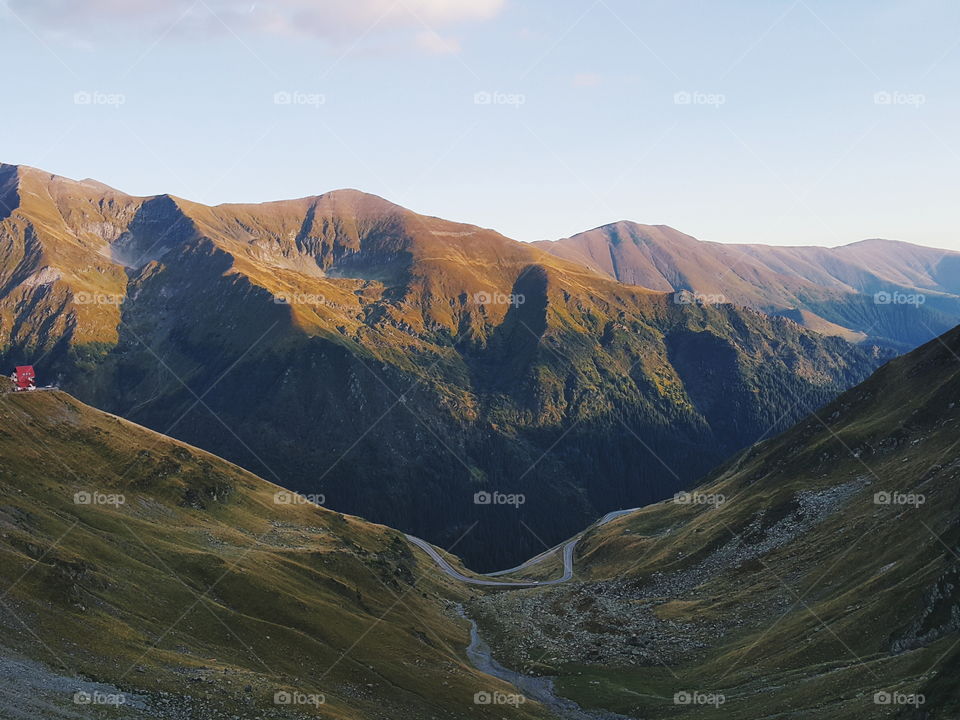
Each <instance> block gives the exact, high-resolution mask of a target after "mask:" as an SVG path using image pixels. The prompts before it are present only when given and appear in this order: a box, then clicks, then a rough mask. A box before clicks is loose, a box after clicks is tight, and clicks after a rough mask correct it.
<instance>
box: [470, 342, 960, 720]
mask: <svg viewBox="0 0 960 720" xmlns="http://www.w3.org/2000/svg"><path fill="white" fill-rule="evenodd" d="M958 430H960V329H958V330H954V331H951V332H950V333H948V334H946V335H944V336H942V337H941V338H939V339H937V340H934V341H932V342H931V343H929V344H927V345H925V346H923V347H922V348H920V349H918V350H916V351H914V352H913V353H911V354H909V355H907V356H904V357H902V358H899V359H897V360H894V361H892V362H890V363H889V364H887V365H885V366H884V367H883V368H881V369H880V370H879V371H878V372H877V373H875V374H874V375H873V376H872V377H871V378H870V379H869V380H868V381H867V382H865V383H863V384H862V385H860V386H858V387H856V388H854V389H853V390H851V391H849V392H847V393H846V394H844V395H842V396H841V397H840V398H839V399H838V400H837V401H836V402H834V403H832V404H831V405H829V406H827V407H825V408H824V409H823V410H822V411H819V412H817V413H816V414H815V415H812V416H809V417H808V418H806V419H805V420H804V421H802V422H801V423H800V424H798V425H797V426H795V427H794V428H793V429H791V430H789V431H788V432H785V433H783V434H782V435H780V436H778V437H776V438H774V439H772V440H769V441H766V442H764V443H761V444H759V445H757V446H755V447H753V448H751V449H749V450H748V451H745V452H744V453H742V454H741V455H740V456H739V457H737V458H735V459H734V460H732V461H731V462H730V463H729V464H728V465H727V466H726V467H725V468H722V469H721V470H720V471H718V472H717V473H716V474H715V475H714V476H713V477H712V478H710V479H709V480H708V481H707V482H706V483H705V484H704V485H702V486H701V487H699V488H697V489H696V491H695V492H696V493H698V495H697V496H696V498H697V500H699V502H692V503H684V502H676V501H673V500H670V501H667V502H663V503H659V504H656V505H652V506H649V507H646V508H644V509H642V510H640V511H638V512H635V513H633V514H631V515H629V516H625V517H623V518H620V519H618V520H616V521H614V522H612V523H610V524H609V525H607V526H604V527H601V528H598V529H596V530H595V531H592V532H591V533H589V534H588V535H587V536H586V538H585V539H584V540H583V541H582V542H581V543H580V545H579V546H578V553H577V554H578V558H577V562H578V565H577V568H578V573H579V582H578V583H575V584H572V585H568V586H562V587H558V588H553V589H549V590H530V591H520V592H516V593H511V594H509V595H499V596H495V597H490V598H485V599H483V600H481V601H479V602H477V603H475V604H474V606H473V608H472V610H473V612H475V613H477V614H478V615H479V616H480V617H481V620H482V625H483V627H484V628H485V629H486V631H487V632H488V633H489V634H491V635H492V636H494V637H496V638H497V641H498V642H497V643H496V644H497V646H498V648H499V651H500V652H501V654H502V656H503V657H504V659H506V660H509V662H510V663H512V664H516V665H524V664H526V665H530V666H532V667H534V668H535V669H538V670H539V671H542V672H549V673H557V674H560V675H561V676H562V678H563V679H562V680H561V683H560V685H561V688H562V690H563V691H564V692H566V693H568V694H569V695H570V696H571V697H573V698H575V699H577V700H578V701H580V702H581V703H583V704H585V705H587V706H602V707H605V708H609V709H613V710H618V711H621V712H625V713H627V714H631V713H633V714H635V716H637V717H645V718H647V717H650V718H658V717H663V718H668V717H669V718H674V717H676V718H688V717H689V718H711V717H715V718H741V719H743V720H757V719H759V718H788V717H789V718H793V717H804V718H806V717H816V718H830V719H831V720H841V719H843V720H848V719H849V720H854V719H858V718H864V717H903V718H930V719H933V718H936V719H940V718H956V717H960V685H958V684H957V682H956V676H955V672H956V667H957V662H958V657H960V656H958V650H960V582H958V580H960V514H958V507H960V432H958ZM890 498H893V500H892V501H890ZM720 499H722V500H723V502H720V503H718V500H720ZM518 614H522V616H523V617H524V618H525V619H524V620H523V621H522V622H520V623H519V624H514V623H501V622H500V621H499V618H515V617H517V615H518ZM684 691H687V692H694V691H696V692H700V693H704V694H705V695H709V694H710V693H721V694H723V695H724V696H725V698H726V702H725V703H724V704H723V705H722V706H711V705H682V704H675V702H674V695H675V693H678V692H684ZM876 693H891V694H892V693H901V695H899V696H896V697H897V698H898V699H899V701H903V700H904V697H905V696H909V695H910V694H920V695H923V696H924V702H923V703H922V704H920V706H919V708H918V707H916V706H912V705H909V704H903V703H902V702H901V703H900V704H898V700H894V702H893V703H891V704H889V705H884V704H876V703H875V702H874V696H875V694H876Z"/></svg>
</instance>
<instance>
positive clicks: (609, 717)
mask: <svg viewBox="0 0 960 720" xmlns="http://www.w3.org/2000/svg"><path fill="white" fill-rule="evenodd" d="M457 612H458V613H459V614H460V616H461V617H463V618H464V619H466V620H467V621H469V623H470V645H469V647H467V657H468V658H469V660H470V662H471V663H472V664H473V666H474V667H475V668H476V669H477V670H479V671H480V672H483V673H486V674H487V675H492V676H493V677H495V678H499V679H500V680H503V681H505V682H508V683H510V684H511V685H513V686H514V687H515V688H516V689H517V691H518V692H519V693H521V694H522V695H523V696H524V697H526V698H528V699H530V700H535V701H537V702H538V703H540V704H541V705H543V706H544V707H546V708H547V709H549V710H550V711H551V712H552V713H553V714H554V715H556V716H557V717H558V718H562V720H632V718H629V717H627V716H626V715H617V714H616V713H610V712H603V711H592V710H584V709H583V708H581V707H580V706H579V705H577V704H576V703H575V702H573V700H567V699H566V698H563V697H560V696H559V695H557V693H556V690H555V689H554V685H553V678H549V677H537V676H535V675H525V674H523V673H519V672H516V671H515V670H510V669H509V668H506V667H504V666H503V665H501V664H500V663H498V662H497V661H496V660H495V659H494V657H493V653H492V652H491V650H490V646H489V645H487V643H486V642H485V641H484V639H483V638H482V637H480V630H479V629H478V628H477V623H476V622H475V621H474V620H473V618H471V617H468V616H467V614H466V612H464V610H463V608H462V607H460V606H457Z"/></svg>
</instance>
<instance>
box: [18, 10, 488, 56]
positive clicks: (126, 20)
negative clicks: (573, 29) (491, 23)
mask: <svg viewBox="0 0 960 720" xmlns="http://www.w3.org/2000/svg"><path fill="white" fill-rule="evenodd" d="M505 3H506V0H260V1H259V2H258V1H257V0H7V5H8V6H9V8H10V9H11V10H13V12H15V13H16V14H17V15H19V16H20V17H22V18H24V20H26V21H27V22H29V23H35V24H36V25H38V26H39V27H41V28H44V29H47V30H52V31H66V30H70V31H71V32H73V33H81V32H84V33H86V32H90V33H96V32H97V31H98V30H109V29H110V28H113V27H116V25H118V24H119V25H126V26H132V27H134V28H135V29H140V28H142V29H147V30H150V29H154V28H163V29H166V28H169V27H170V26H172V25H174V23H176V30H177V31H178V34H183V33H189V32H191V31H192V32H195V33H202V34H208V33H212V32H221V31H226V29H225V27H224V25H226V26H228V27H229V28H230V29H231V30H233V31H235V32H243V33H257V34H264V35H302V36H312V37H319V38H322V39H325V40H330V41H334V42H348V41H351V40H353V39H354V38H357V37H359V36H360V35H362V34H364V33H366V32H368V31H371V32H374V33H375V32H376V31H377V30H381V31H395V30H405V31H408V32H412V33H414V38H413V39H414V42H415V44H416V45H417V46H418V47H420V48H421V49H423V50H426V51H427V52H433V53H436V52H451V51H453V52H455V51H456V49H457V43H456V42H455V41H452V40H446V39H444V38H443V36H441V35H440V34H439V32H438V31H439V29H442V28H446V27H449V26H451V25H457V24H461V23H469V22H477V21H482V20H489V19H491V18H493V17H495V16H496V15H497V14H498V13H499V12H500V11H501V10H502V9H503V7H504V5H505ZM371 29H372V30H371Z"/></svg>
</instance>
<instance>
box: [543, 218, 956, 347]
mask: <svg viewBox="0 0 960 720" xmlns="http://www.w3.org/2000/svg"><path fill="white" fill-rule="evenodd" d="M535 244H536V245H537V247H540V248H542V249H544V250H546V251H548V252H550V253H553V254H554V255H556V256H557V257H562V258H565V259H568V260H572V261H574V262H578V263H581V264H582V265H584V266H586V267H589V268H591V269H593V270H596V271H597V272H600V273H603V274H604V275H607V276H609V277H611V278H615V279H617V280H619V281H620V282H624V283H629V284H631V285H640V286H643V287H647V288H651V289H653V290H660V291H663V292H682V291H689V292H691V293H694V294H695V295H699V296H705V297H708V298H713V299H714V300H713V301H714V302H716V301H717V300H716V298H720V299H721V301H725V302H731V303H734V304H737V305H744V306H748V307H755V308H758V309H760V310H763V311H764V312H767V313H771V314H776V315H784V316H785V317H789V318H791V319H792V320H795V321H796V322H798V323H800V324H801V325H804V326H805V327H808V328H810V329H812V330H815V331H817V332H820V333H824V334H827V335H836V336H839V337H843V338H845V339H847V340H850V341H851V342H863V341H867V342H873V343H878V344H881V345H884V346H887V347H891V348H894V349H896V350H897V351H899V352H903V351H906V350H911V349H913V348H914V347H917V346H918V345H920V344H922V343H924V342H926V341H928V340H931V339H932V338H934V337H936V336H937V335H940V334H941V333H943V332H946V331H947V330H949V329H950V328H952V327H953V326H954V325H956V324H957V323H958V322H960V253H957V252H954V251H950V250H939V249H936V248H928V247H923V246H920V245H912V244H910V243H904V242H894V241H891V240H863V241H861V242H855V243H852V244H850V245H843V246H841V247H835V248H825V247H777V246H770V245H756V244H735V243H716V242H703V241H700V240H697V239H695V238H693V237H691V236H689V235H685V234H684V233H682V232H679V231H677V230H674V229H673V228H671V227H667V226H665V225H640V224H637V223H632V222H619V223H614V224H611V225H605V226H603V227H599V228H596V229H594V230H589V231H587V232H584V233H580V234H578V235H574V236H572V237H569V238H565V239H563V240H556V241H543V242H538V243H535Z"/></svg>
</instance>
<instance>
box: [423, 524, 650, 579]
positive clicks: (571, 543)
mask: <svg viewBox="0 0 960 720" xmlns="http://www.w3.org/2000/svg"><path fill="white" fill-rule="evenodd" d="M639 509H640V508H630V509H629V510H614V511H613V512H609V513H607V514H606V515H604V516H603V517H602V518H600V519H599V520H598V521H597V522H595V523H594V524H593V525H591V526H590V527H591V528H592V527H600V526H601V525H606V524H607V523H608V522H610V521H611V520H615V519H616V518H618V517H621V516H623V515H627V514H629V513H632V512H634V511H635V510H639ZM589 529H590V528H587V530H589ZM587 530H584V531H583V532H581V533H580V534H578V535H576V536H575V537H574V538H573V539H572V540H568V541H567V542H565V543H564V544H562V545H557V546H556V547H554V548H550V549H549V550H547V551H546V552H542V553H540V554H539V555H537V556H536V557H533V558H531V559H529V560H527V561H526V562H525V563H523V564H522V565H517V566H516V567H514V568H510V569H509V570H500V571H499V572H494V573H488V574H487V575H485V576H484V577H470V576H468V575H464V574H463V573H462V572H460V571H459V570H457V569H456V568H455V567H453V566H452V565H451V564H450V563H449V562H447V560H446V559H445V558H444V557H443V556H442V555H441V554H440V553H439V552H437V549H436V548H435V547H434V546H433V545H431V544H430V543H428V542H427V541H426V540H421V539H420V538H418V537H414V536H413V535H407V536H406V537H407V540H409V541H410V542H412V543H413V544H414V545H416V546H417V547H418V548H420V549H421V550H423V551H424V552H425V553H427V555H429V556H430V557H431V558H433V561H434V562H435V563H436V564H437V566H438V567H439V568H440V569H441V570H442V571H443V572H444V573H445V574H446V575H448V576H449V577H452V578H453V579H454V580H459V581H460V582H464V583H468V584H470V585H484V586H487V587H539V586H546V585H559V584H560V583H565V582H567V581H568V580H569V579H570V578H572V577H573V551H574V550H575V549H576V547H577V543H578V542H580V539H581V538H582V537H583V536H584V534H585V533H586V532H587ZM558 550H562V552H563V574H562V575H561V576H560V577H558V578H555V579H553V580H517V581H514V582H511V581H509V580H491V579H489V578H494V577H498V576H500V575H508V574H510V573H514V572H519V571H520V570H526V569H527V568H530V567H533V566H534V565H539V564H540V563H541V562H543V561H544V560H546V559H547V558H548V557H550V556H551V555H553V554H554V553H555V552H557V551H558Z"/></svg>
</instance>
